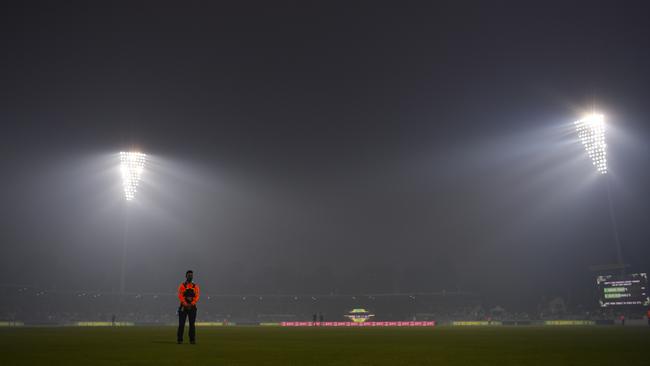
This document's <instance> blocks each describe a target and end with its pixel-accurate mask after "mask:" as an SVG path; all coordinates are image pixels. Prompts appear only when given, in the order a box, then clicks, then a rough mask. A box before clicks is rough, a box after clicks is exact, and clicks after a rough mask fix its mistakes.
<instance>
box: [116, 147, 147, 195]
mask: <svg viewBox="0 0 650 366" xmlns="http://www.w3.org/2000/svg"><path fill="white" fill-rule="evenodd" d="M146 161H147V155H145V154H143V153H139V152H120V162H121V164H120V169H121V171H122V184H123V185H124V197H125V198H126V200H127V201H131V200H133V198H135V192H136V190H137V188H138V182H139V181H140V175H141V174H142V171H143V170H144V164H145V162H146Z"/></svg>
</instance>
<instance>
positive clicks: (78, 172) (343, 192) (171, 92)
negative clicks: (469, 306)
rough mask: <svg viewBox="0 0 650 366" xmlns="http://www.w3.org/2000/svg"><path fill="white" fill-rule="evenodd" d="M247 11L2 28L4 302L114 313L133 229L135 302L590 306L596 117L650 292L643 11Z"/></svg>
mask: <svg viewBox="0 0 650 366" xmlns="http://www.w3.org/2000/svg"><path fill="white" fill-rule="evenodd" d="M230 3H233V4H234V3H237V5H236V6H235V5H233V4H228V3H227V2H208V1H205V2H198V1H193V2H179V1H175V2H169V3H163V2H160V1H155V2H135V1H130V2H124V3H121V4H120V3H118V2H114V1H109V2H86V3H73V2H67V1H66V2H51V1H50V2H44V3H36V2H20V3H18V2H14V3H12V4H7V3H5V4H3V5H2V8H1V9H0V14H2V15H0V17H1V19H0V24H1V25H0V29H1V30H2V33H1V38H2V40H1V44H0V46H1V49H2V51H3V52H2V54H3V55H2V57H0V120H1V121H2V127H3V128H2V132H1V134H0V136H1V137H0V139H1V141H0V142H1V145H0V146H1V149H2V150H1V153H2V158H1V159H0V164H1V165H0V168H1V169H2V172H3V174H2V177H3V178H2V188H3V189H2V190H0V200H1V201H0V207H1V209H2V221H1V222H0V240H1V242H0V245H1V246H2V247H1V249H2V253H3V254H2V258H3V265H2V266H0V275H1V276H2V278H3V280H2V281H0V282H2V283H26V284H31V285H38V286H44V287H59V288H60V287H69V288H84V289H99V290H105V291H110V290H114V289H116V288H117V286H118V284H119V265H120V264H119V263H120V258H121V248H122V240H123V238H124V232H125V222H127V221H128V222H129V226H128V230H127V239H128V243H129V251H128V259H127V273H128V278H129V281H128V282H129V284H128V288H129V289H131V290H133V291H144V292H150V291H173V288H174V286H175V285H176V283H177V282H178V281H179V280H180V279H181V278H182V274H183V273H184V271H185V270H186V269H188V268H192V269H194V270H195V271H196V278H197V280H198V281H199V283H201V284H203V286H204V291H209V292H213V293H251V292H259V293H330V292H339V293H353V292H365V293H368V292H411V291H423V292H427V291H438V290H441V289H457V288H460V289H465V290H472V291H479V292H481V293H483V294H485V295H486V296H487V297H488V298H490V299H491V301H493V302H504V303H508V304H512V305H513V306H515V305H517V304H520V303H527V302H534V301H537V300H538V299H539V298H540V297H541V296H542V295H544V296H551V295H554V294H560V295H567V294H569V293H571V294H576V295H574V296H578V297H581V296H582V298H583V299H587V300H584V301H588V296H589V295H590V294H591V291H592V283H593V274H592V273H591V272H589V270H588V266H589V265H592V264H603V263H612V262H613V261H614V260H615V254H614V253H615V252H614V242H613V237H612V226H611V223H610V220H609V214H608V211H607V209H608V208H607V207H608V206H607V198H606V189H605V187H606V185H605V179H607V178H605V177H603V176H597V175H596V173H595V169H594V168H593V166H592V165H591V163H590V162H589V160H588V159H587V158H586V156H585V155H584V153H583V150H582V147H581V146H580V144H579V143H578V142H577V141H576V136H575V135H574V134H573V131H572V121H574V120H576V119H578V118H579V117H580V116H581V115H582V114H583V113H584V112H585V111H588V110H591V109H592V108H594V107H595V108H597V109H598V110H600V111H602V112H603V113H605V114H606V115H607V118H608V123H609V124H608V137H607V138H608V144H609V153H610V168H611V174H610V175H609V176H608V178H609V179H610V180H611V186H612V196H613V201H614V208H615V213H616V217H617V219H618V221H619V232H620V237H621V242H622V244H623V248H624V255H625V258H626V261H627V262H629V263H630V264H631V265H632V266H633V270H635V271H647V270H650V249H649V246H648V244H649V242H648V237H649V234H650V209H649V208H648V202H650V189H649V187H650V175H649V172H648V168H649V167H650V154H649V150H648V141H649V138H650V129H649V127H648V123H647V121H648V116H650V105H649V104H648V101H649V100H650V69H649V67H648V66H649V65H650V22H649V21H648V17H647V16H648V14H649V12H648V10H649V9H648V7H647V5H646V6H644V2H643V1H639V2H634V1H619V2H614V1H607V2H599V1H588V2H578V1H560V2H552V1H537V2H532V1H512V2H506V1H489V2H488V1H467V2H465V1H452V2H448V3H443V2H435V4H432V3H433V2H420V3H417V2H404V1H395V2H392V3H391V4H385V5H382V4H380V3H379V2H365V3H357V2H351V1H346V2H331V1H327V2H306V1H296V2H292V3H282V4H280V3H276V2H230ZM272 3H273V4H272ZM132 147H135V148H139V149H141V150H143V151H145V152H147V153H148V154H149V155H150V158H151V160H150V164H149V166H148V167H147V170H146V172H145V175H144V176H143V182H142V186H141V189H140V191H139V192H138V196H137V197H136V201H135V202H134V204H133V205H130V207H129V208H128V210H127V208H126V205H125V203H124V201H123V197H122V195H121V192H120V189H121V187H120V184H121V183H120V176H119V172H118V171H117V170H116V168H117V164H118V161H119V158H118V156H117V155H115V154H116V153H117V152H119V151H120V150H125V149H130V148H132ZM127 211H128V213H127Z"/></svg>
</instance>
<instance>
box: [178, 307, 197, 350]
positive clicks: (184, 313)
mask: <svg viewBox="0 0 650 366" xmlns="http://www.w3.org/2000/svg"><path fill="white" fill-rule="evenodd" d="M186 318H190V342H194V341H195V340H196V328H195V327H194V322H195V321H196V308H190V309H185V308H183V307H180V308H179V309H178V332H176V340H178V341H179V342H182V341H183V333H184V332H185V319H186Z"/></svg>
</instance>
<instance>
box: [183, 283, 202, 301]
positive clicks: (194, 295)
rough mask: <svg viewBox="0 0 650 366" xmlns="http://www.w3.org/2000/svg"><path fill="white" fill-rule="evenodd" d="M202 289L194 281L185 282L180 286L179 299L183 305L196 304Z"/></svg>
mask: <svg viewBox="0 0 650 366" xmlns="http://www.w3.org/2000/svg"><path fill="white" fill-rule="evenodd" d="M200 293H201V290H200V289H199V285H197V284H196V283H194V282H189V283H188V282H183V283H181V285H180V286H178V300H180V302H181V305H182V306H196V302H197V301H199V295H200Z"/></svg>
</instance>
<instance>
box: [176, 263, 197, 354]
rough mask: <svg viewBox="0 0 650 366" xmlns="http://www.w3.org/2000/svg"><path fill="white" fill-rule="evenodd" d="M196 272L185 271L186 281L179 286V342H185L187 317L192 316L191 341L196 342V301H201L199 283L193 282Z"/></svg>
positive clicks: (177, 335) (177, 334)
mask: <svg viewBox="0 0 650 366" xmlns="http://www.w3.org/2000/svg"><path fill="white" fill-rule="evenodd" d="M193 277H194V272H192V271H187V272H185V282H183V283H181V285H180V286H178V300H180V302H181V305H180V306H179V307H178V332H177V333H176V341H177V342H178V344H181V343H183V333H184V330H185V318H190V343H191V344H195V343H196V329H195V327H194V322H195V321H196V302H197V301H199V292H200V290H199V285H197V284H196V283H194V282H192V280H193Z"/></svg>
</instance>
